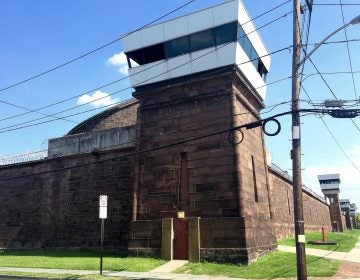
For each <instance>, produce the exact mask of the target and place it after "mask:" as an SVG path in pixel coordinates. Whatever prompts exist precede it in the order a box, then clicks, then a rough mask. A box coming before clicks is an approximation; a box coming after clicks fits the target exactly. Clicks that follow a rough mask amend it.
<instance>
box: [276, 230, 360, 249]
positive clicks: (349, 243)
mask: <svg viewBox="0 0 360 280" xmlns="http://www.w3.org/2000/svg"><path fill="white" fill-rule="evenodd" d="M305 235H306V241H310V240H322V237H321V232H307V233H306V234H305ZM359 236H360V230H359V229H354V230H348V231H345V232H327V233H326V240H329V241H338V245H312V244H306V247H307V248H316V249H323V250H331V251H333V250H336V251H339V252H349V251H350V250H351V249H352V248H354V246H355V244H356V242H357V241H358V239H359ZM278 244H280V245H287V246H295V239H294V237H290V238H284V239H281V240H279V241H278Z"/></svg>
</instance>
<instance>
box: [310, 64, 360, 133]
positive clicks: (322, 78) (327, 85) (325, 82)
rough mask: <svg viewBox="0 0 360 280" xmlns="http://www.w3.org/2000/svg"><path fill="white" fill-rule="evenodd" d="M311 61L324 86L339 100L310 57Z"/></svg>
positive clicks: (356, 126)
mask: <svg viewBox="0 0 360 280" xmlns="http://www.w3.org/2000/svg"><path fill="white" fill-rule="evenodd" d="M309 61H310V62H311V64H312V65H313V67H314V68H315V70H316V72H317V73H318V74H319V76H320V78H321V80H322V81H323V82H324V84H325V85H326V87H327V88H328V89H329V91H330V92H331V94H332V95H333V96H334V97H335V99H336V100H338V97H337V96H336V94H335V93H334V91H333V90H332V88H331V87H330V85H329V83H328V82H327V81H326V79H325V78H324V76H323V75H322V74H321V72H320V71H319V69H318V68H317V67H316V65H315V63H314V62H313V61H312V59H311V58H310V57H309ZM350 121H351V122H352V123H353V125H354V126H355V128H356V129H357V130H358V131H359V132H360V128H359V126H358V125H357V124H356V122H355V121H354V120H353V119H350Z"/></svg>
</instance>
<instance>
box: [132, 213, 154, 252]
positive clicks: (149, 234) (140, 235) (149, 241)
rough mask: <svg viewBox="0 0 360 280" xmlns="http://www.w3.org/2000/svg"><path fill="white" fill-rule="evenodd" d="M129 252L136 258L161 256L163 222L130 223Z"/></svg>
mask: <svg viewBox="0 0 360 280" xmlns="http://www.w3.org/2000/svg"><path fill="white" fill-rule="evenodd" d="M129 252H130V254H132V255H134V256H155V257H160V256H161V220H153V221H132V222H131V223H130V241H129Z"/></svg>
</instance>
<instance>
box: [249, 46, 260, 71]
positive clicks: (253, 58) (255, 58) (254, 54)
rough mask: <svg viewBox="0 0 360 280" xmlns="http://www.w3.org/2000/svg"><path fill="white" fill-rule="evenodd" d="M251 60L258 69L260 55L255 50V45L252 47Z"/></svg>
mask: <svg viewBox="0 0 360 280" xmlns="http://www.w3.org/2000/svg"><path fill="white" fill-rule="evenodd" d="M250 60H251V62H252V64H254V66H255V68H256V69H257V68H258V63H259V56H258V54H257V52H256V51H255V49H254V47H251V56H250Z"/></svg>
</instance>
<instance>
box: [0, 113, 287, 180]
mask: <svg viewBox="0 0 360 280" xmlns="http://www.w3.org/2000/svg"><path fill="white" fill-rule="evenodd" d="M291 113H292V111H286V112H283V113H279V114H276V115H273V116H270V117H267V118H263V119H261V122H265V121H268V120H270V119H274V118H277V117H282V116H285V115H288V114H291ZM259 122H260V121H259V120H256V121H253V122H249V123H246V124H242V125H238V126H235V127H231V128H227V129H223V130H219V131H216V132H212V133H206V134H203V135H198V136H194V137H188V138H185V139H182V140H178V141H175V142H172V143H170V144H164V145H158V146H156V147H154V148H148V149H143V150H138V151H135V152H132V153H128V154H125V155H119V156H115V157H109V158H104V159H97V160H96V161H89V162H86V163H82V164H75V165H71V166H64V167H61V168H55V169H51V170H45V171H39V172H34V173H30V174H22V175H18V176H12V177H5V178H4V177H2V178H0V184H1V183H2V182H7V181H10V180H14V179H23V178H28V177H32V176H37V175H43V174H49V173H54V172H60V171H66V170H71V169H74V168H79V167H84V166H90V165H94V164H101V163H103V162H108V161H113V160H117V159H122V158H127V157H131V156H136V155H141V154H145V153H150V152H155V151H158V150H162V149H167V148H172V147H176V146H180V145H182V144H186V143H189V142H194V141H197V140H201V139H204V138H209V137H212V136H216V135H220V134H223V133H226V132H230V131H235V130H239V129H242V128H246V127H251V128H255V127H254V126H253V125H257V124H259Z"/></svg>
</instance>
